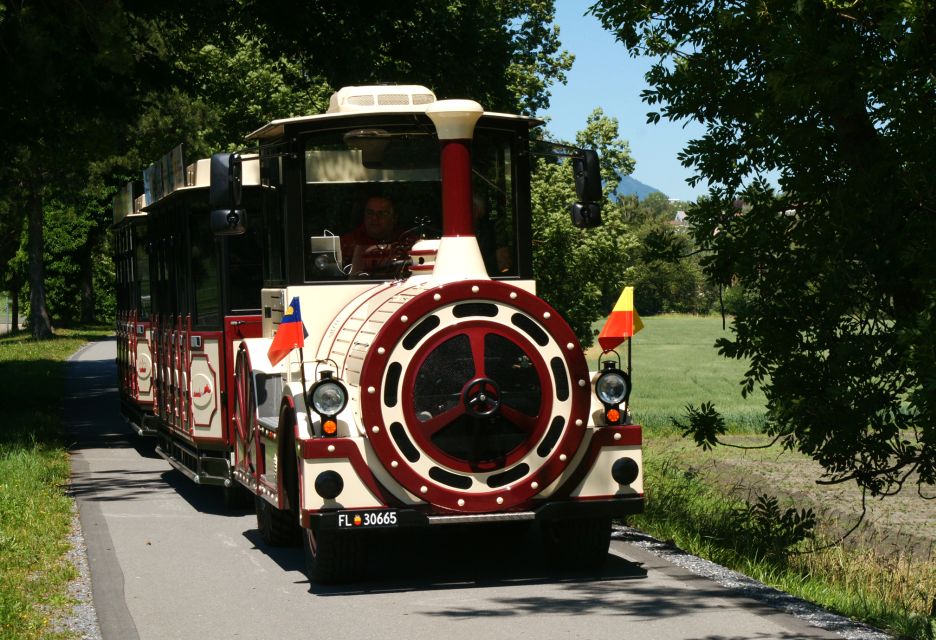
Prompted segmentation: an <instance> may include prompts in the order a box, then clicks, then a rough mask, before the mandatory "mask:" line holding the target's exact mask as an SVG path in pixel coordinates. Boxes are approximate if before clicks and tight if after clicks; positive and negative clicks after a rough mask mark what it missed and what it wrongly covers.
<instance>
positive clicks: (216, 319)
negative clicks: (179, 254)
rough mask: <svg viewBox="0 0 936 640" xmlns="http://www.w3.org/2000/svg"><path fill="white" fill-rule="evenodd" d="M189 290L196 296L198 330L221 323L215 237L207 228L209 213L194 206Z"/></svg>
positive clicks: (190, 225)
mask: <svg viewBox="0 0 936 640" xmlns="http://www.w3.org/2000/svg"><path fill="white" fill-rule="evenodd" d="M189 240H190V242H191V248H190V252H191V253H190V256H191V263H190V264H191V273H192V288H193V290H194V294H195V309H194V310H193V313H192V319H193V321H194V323H195V324H196V325H197V326H199V327H217V326H220V324H221V315H220V309H221V300H220V286H219V285H218V258H217V252H216V251H215V238H214V235H213V234H212V233H211V228H210V226H209V216H208V211H207V210H203V209H202V208H201V207H193V209H192V213H191V215H190V216H189Z"/></svg>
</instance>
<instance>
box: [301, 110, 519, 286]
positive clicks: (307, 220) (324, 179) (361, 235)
mask: <svg viewBox="0 0 936 640" xmlns="http://www.w3.org/2000/svg"><path fill="white" fill-rule="evenodd" d="M511 144H512V137H511V134H510V133H509V132H504V131H493V130H484V129H479V130H478V131H477V133H476V137H475V140H474V143H473V172H472V173H473V179H474V184H473V190H474V201H473V203H472V204H473V211H474V215H475V225H476V226H475V230H476V234H477V237H478V244H479V247H480V248H481V252H482V255H483V256H484V260H485V265H486V266H487V268H488V273H489V274H490V275H491V276H509V275H514V274H515V273H516V271H515V266H514V264H515V260H514V259H513V254H514V250H515V249H514V237H515V236H516V233H515V229H514V224H515V223H514V220H515V216H514V199H515V196H514V189H513V183H514V180H513V175H512V172H513V164H512V157H513V154H512V147H511ZM441 202H442V186H441V181H440V177H439V141H438V139H437V138H436V136H435V131H434V130H433V129H432V128H431V127H427V126H425V125H419V124H407V125H389V126H385V125H381V126H380V127H370V128H362V127H354V128H348V129H340V130H331V131H325V132H321V133H316V134H313V135H311V136H310V137H309V138H308V139H307V141H306V145H305V178H304V185H303V203H302V207H303V208H302V211H303V235H304V238H303V240H304V252H305V279H306V281H323V280H324V281H336V280H348V279H377V280H381V279H392V278H400V277H406V276H407V275H409V269H408V266H409V263H408V253H409V249H410V247H411V246H412V245H413V244H414V243H415V242H417V241H418V240H420V239H426V238H438V237H440V236H441V233H442V232H441V230H442V212H441Z"/></svg>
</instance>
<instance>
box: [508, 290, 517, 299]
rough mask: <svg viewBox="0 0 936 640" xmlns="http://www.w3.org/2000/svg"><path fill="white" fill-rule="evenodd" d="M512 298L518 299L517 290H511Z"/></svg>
mask: <svg viewBox="0 0 936 640" xmlns="http://www.w3.org/2000/svg"><path fill="white" fill-rule="evenodd" d="M510 299H511V300H516V299H517V292H516V291H511V292H510Z"/></svg>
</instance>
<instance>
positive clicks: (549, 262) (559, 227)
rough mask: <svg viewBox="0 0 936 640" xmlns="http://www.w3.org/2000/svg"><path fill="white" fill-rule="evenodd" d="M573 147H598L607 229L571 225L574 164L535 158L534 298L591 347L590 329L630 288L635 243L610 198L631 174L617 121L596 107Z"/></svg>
mask: <svg viewBox="0 0 936 640" xmlns="http://www.w3.org/2000/svg"><path fill="white" fill-rule="evenodd" d="M576 144H578V145H580V146H582V147H586V148H590V149H595V150H596V151H598V153H599V157H600V158H601V173H602V177H603V178H604V181H605V185H604V201H603V202H602V217H603V220H604V224H603V225H602V226H601V227H597V228H593V229H576V228H575V227H573V226H572V221H571V218H570V217H569V207H570V206H571V205H572V203H573V202H575V199H576V198H575V188H574V185H575V182H574V179H573V176H572V168H571V163H569V162H567V161H555V160H547V159H545V158H540V159H537V161H536V164H535V167H534V172H533V176H532V179H531V185H530V186H531V193H532V206H533V269H534V271H535V273H536V279H537V282H538V291H539V294H540V295H541V296H542V297H543V298H544V299H545V300H546V301H547V302H549V303H550V304H551V305H553V306H554V307H556V308H557V309H558V310H559V311H560V313H562V315H563V317H565V318H566V320H567V321H568V322H569V324H570V326H571V327H572V330H573V331H575V334H576V335H577V336H578V338H579V340H580V341H581V342H582V345H583V346H585V347H588V346H591V345H592V344H593V343H594V341H595V334H594V331H593V330H592V323H593V322H594V321H595V320H597V319H598V318H599V317H601V316H602V315H603V314H604V313H605V312H606V311H607V309H606V308H605V307H606V301H607V300H608V299H609V297H613V299H614V300H616V299H617V296H618V295H620V292H621V287H622V286H624V285H625V284H628V283H629V280H628V274H629V269H630V268H631V266H632V264H633V261H634V256H635V254H636V249H637V241H636V238H635V237H634V236H633V234H631V233H629V232H628V231H627V229H626V226H625V223H624V215H623V211H624V210H623V207H622V206H620V205H619V204H617V203H615V202H612V201H611V200H610V196H611V194H613V193H614V190H615V189H616V188H617V179H616V178H615V176H619V175H627V174H628V173H630V172H631V171H633V169H634V159H633V157H631V155H630V150H629V148H628V145H627V143H626V142H625V141H623V140H621V139H620V138H618V122H617V119H615V118H609V117H607V116H605V115H604V113H603V112H602V110H601V109H596V110H595V111H593V112H592V114H591V115H590V116H589V117H588V119H587V121H586V123H585V128H584V129H583V130H582V131H580V132H579V133H578V134H577V135H576ZM612 302H613V301H612Z"/></svg>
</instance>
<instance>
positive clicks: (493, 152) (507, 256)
mask: <svg viewBox="0 0 936 640" xmlns="http://www.w3.org/2000/svg"><path fill="white" fill-rule="evenodd" d="M511 140H512V138H511V134H510V133H508V132H501V131H491V130H484V129H480V130H478V131H477V132H476V134H475V138H474V144H473V145H472V152H471V156H472V165H473V167H472V177H473V183H472V192H473V194H474V195H473V201H472V214H473V216H474V222H475V233H476V234H477V236H478V246H479V247H480V248H481V256H482V257H483V258H484V266H485V268H486V269H487V272H488V275H490V276H491V277H496V276H512V275H516V274H517V256H516V251H517V248H516V241H515V239H516V233H515V225H516V214H515V212H514V181H513V160H512V154H511Z"/></svg>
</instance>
